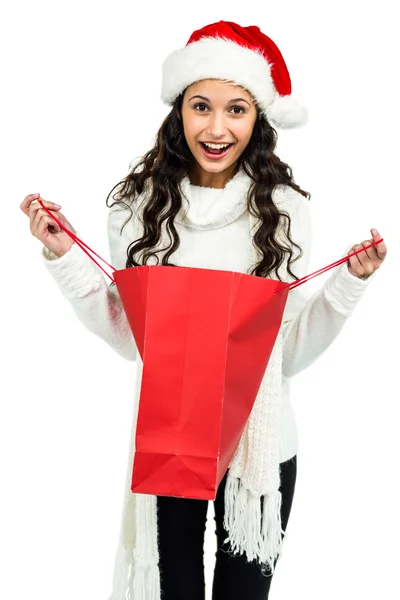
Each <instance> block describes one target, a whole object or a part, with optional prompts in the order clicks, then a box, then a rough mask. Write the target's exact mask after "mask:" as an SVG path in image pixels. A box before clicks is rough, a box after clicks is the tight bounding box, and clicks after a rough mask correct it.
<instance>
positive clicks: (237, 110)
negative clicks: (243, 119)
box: [231, 106, 245, 115]
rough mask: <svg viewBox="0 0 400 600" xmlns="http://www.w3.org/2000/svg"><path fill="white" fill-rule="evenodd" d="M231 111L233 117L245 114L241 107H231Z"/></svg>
mask: <svg viewBox="0 0 400 600" xmlns="http://www.w3.org/2000/svg"><path fill="white" fill-rule="evenodd" d="M231 110H234V111H235V112H234V114H235V115H240V114H242V113H244V112H245V110H244V108H243V106H232V108H231Z"/></svg>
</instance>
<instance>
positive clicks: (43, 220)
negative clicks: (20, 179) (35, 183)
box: [20, 194, 75, 258]
mask: <svg viewBox="0 0 400 600" xmlns="http://www.w3.org/2000/svg"><path fill="white" fill-rule="evenodd" d="M39 199H40V200H41V201H42V202H43V204H44V206H45V207H46V208H47V209H48V210H50V211H53V212H56V213H57V215H56V216H57V219H58V220H59V221H60V223H62V224H63V225H64V226H65V227H66V228H67V229H69V230H70V231H71V232H72V233H74V234H75V230H74V228H73V227H72V225H71V223H69V221H67V219H66V218H65V217H64V215H63V214H62V213H60V212H59V211H60V208H61V206H59V205H58V204H54V202H48V201H46V200H43V198H41V197H40V196H39V195H38V194H29V196H26V197H25V198H24V200H23V201H22V203H21V205H20V208H21V210H22V212H23V213H25V214H26V216H27V217H29V221H30V230H31V233H32V235H34V236H35V237H36V238H37V239H38V240H40V241H41V242H42V244H43V245H44V246H46V248H48V249H49V250H50V251H51V252H53V253H54V254H55V255H56V256H58V257H59V258H61V256H63V255H64V254H65V253H66V252H68V250H70V248H71V247H72V245H73V244H74V243H75V242H74V240H73V239H72V238H71V237H70V236H69V235H68V233H65V231H64V230H63V229H61V227H60V226H59V225H58V223H56V222H55V221H54V219H52V218H51V217H50V215H49V214H48V213H47V212H46V211H45V210H44V208H42V206H41V205H40V204H39V202H38V200H39Z"/></svg>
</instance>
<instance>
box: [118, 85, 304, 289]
mask: <svg viewBox="0 0 400 600" xmlns="http://www.w3.org/2000/svg"><path fill="white" fill-rule="evenodd" d="M182 101H183V93H182V94H181V95H180V96H178V98H177V99H176V100H175V102H174V104H173V106H172V108H171V111H170V112H169V114H168V115H167V116H166V118H165V119H164V121H163V123H162V125H161V127H160V129H159V130H158V133H157V136H156V140H155V145H154V147H153V148H152V149H151V150H149V151H148V152H147V153H146V154H145V155H144V156H143V157H141V159H140V160H139V162H137V164H136V165H135V166H134V167H132V169H131V171H130V172H129V173H128V175H127V176H126V177H125V178H124V179H123V180H122V181H120V182H119V183H117V184H116V185H115V186H114V187H113V188H112V190H111V191H110V193H109V194H108V196H107V199H106V205H107V206H108V207H109V208H111V207H112V206H114V205H116V204H119V205H121V206H123V207H125V208H128V209H129V210H130V212H131V215H130V217H128V219H127V220H126V221H125V222H124V224H123V225H122V227H121V232H122V229H123V228H124V227H125V225H126V224H127V223H128V221H129V220H130V219H131V217H132V216H133V211H132V208H131V207H132V206H133V204H134V203H135V201H137V199H138V197H139V196H140V194H142V193H143V192H144V191H146V190H149V196H148V199H146V201H145V204H144V205H143V213H142V218H143V236H142V237H141V238H138V239H136V240H133V241H132V242H131V243H130V244H129V246H128V248H127V260H126V267H125V268H129V267H137V266H140V265H145V264H147V261H148V260H149V259H150V257H155V260H156V264H160V259H159V256H158V252H160V250H162V251H163V252H165V253H164V254H163V256H162V259H161V264H162V265H169V266H175V265H173V264H172V263H170V262H169V259H170V256H171V255H172V254H173V253H174V252H175V251H176V249H177V248H178V247H179V243H180V241H179V235H178V233H177V231H176V228H175V225H174V218H175V216H176V215H177V214H178V212H179V210H180V208H181V206H182V198H181V190H180V183H181V181H182V179H183V178H184V177H185V176H186V175H188V173H189V172H190V170H191V168H192V167H193V164H194V161H195V159H194V157H193V155H192V153H191V151H190V149H189V146H188V145H187V142H186V139H185V135H184V130H183V123H182V115H181V108H182ZM257 113H258V114H257V119H256V122H255V125H254V129H253V133H252V136H251V138H250V141H249V143H248V145H247V147H246V148H245V150H244V152H243V153H242V155H241V156H240V158H239V161H238V168H240V167H242V168H243V169H244V171H245V172H246V173H247V175H248V176H249V177H250V178H251V179H252V181H253V183H252V184H251V185H250V189H249V192H248V210H249V211H250V212H251V214H252V215H253V216H255V217H257V218H258V219H259V221H260V226H259V228H258V230H257V231H256V232H255V233H254V236H253V244H254V245H255V246H256V247H257V249H258V250H259V251H260V253H261V257H262V258H261V260H260V261H259V263H258V264H256V266H255V267H254V268H253V270H252V271H251V274H252V275H256V276H258V277H268V276H271V274H275V275H276V276H277V277H278V279H279V280H280V281H282V279H281V277H280V275H279V273H278V272H277V270H278V268H279V267H280V266H281V264H282V263H283V261H284V259H285V254H288V265H287V270H288V273H289V274H290V275H291V276H292V277H293V278H295V279H296V280H297V279H298V277H296V276H295V274H294V273H293V272H292V271H291V268H290V267H291V265H292V264H293V262H294V261H295V260H298V258H300V256H302V249H301V248H300V246H298V245H297V244H296V243H294V242H293V241H292V240H291V238H290V226H291V220H290V216H289V215H288V214H287V213H286V212H283V211H282V212H281V211H279V210H278V208H277V207H276V205H275V204H274V202H273V200H272V192H273V190H274V188H275V186H277V185H279V184H286V185H288V186H290V187H292V188H293V189H294V190H296V191H298V192H300V193H301V194H302V195H303V196H305V197H306V198H308V200H310V198H311V194H310V193H309V192H305V191H304V190H302V189H301V188H300V187H299V186H298V185H297V184H296V183H295V182H294V181H293V177H292V169H291V168H290V167H289V166H288V165H287V164H285V163H284V162H282V161H281V160H280V159H279V157H278V156H277V155H276V154H274V150H275V148H276V144H277V132H276V130H275V129H274V128H273V127H272V125H271V124H270V123H269V122H268V120H267V119H266V118H265V116H264V115H263V114H262V113H261V112H260V110H259V109H258V107H257ZM149 183H150V186H148V184H149ZM116 188H118V190H117V192H115V193H114V194H113V192H114V190H115V189H116ZM112 194H113V195H112ZM111 195H112V199H113V200H114V202H113V203H112V204H109V203H108V202H109V199H110V196H111ZM281 219H285V220H286V227H285V228H284V231H285V234H286V237H287V240H288V244H280V243H279V242H278V240H277V239H275V237H276V233H277V230H278V227H279V226H280V225H281V223H280V220H281ZM164 221H165V222H166V225H165V227H166V231H167V233H168V237H169V246H168V247H167V248H162V249H160V248H158V249H156V247H157V244H158V243H159V241H160V237H161V231H162V225H163V223H164ZM293 247H296V248H297V249H298V250H299V251H300V254H299V255H298V256H297V257H296V258H295V259H294V260H293V254H294V252H293ZM138 253H140V257H141V258H140V261H141V262H140V263H139V262H137V260H136V259H135V257H136V258H138ZM111 285H113V284H111Z"/></svg>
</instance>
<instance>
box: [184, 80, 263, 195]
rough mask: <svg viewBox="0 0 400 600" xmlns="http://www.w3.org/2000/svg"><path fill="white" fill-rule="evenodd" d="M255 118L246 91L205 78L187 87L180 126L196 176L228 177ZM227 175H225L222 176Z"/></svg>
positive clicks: (201, 177)
mask: <svg viewBox="0 0 400 600" xmlns="http://www.w3.org/2000/svg"><path fill="white" fill-rule="evenodd" d="M256 118H257V110H256V106H255V104H254V102H253V100H252V97H251V95H250V94H249V92H248V91H246V90H245V89H244V88H242V87H241V86H238V85H232V84H230V83H228V82H225V81H221V80H216V79H205V80H203V81H198V82H196V83H194V84H192V85H191V86H189V87H188V88H187V89H186V90H185V93H184V96H183V103H182V120H183V129H184V133H185V138H186V141H187V144H188V146H189V148H190V150H191V152H192V154H193V156H194V158H195V159H196V166H195V169H194V175H195V178H196V179H197V180H198V181H200V185H202V183H201V181H204V180H205V181H210V176H211V177H212V175H213V174H215V175H216V176H217V178H218V180H221V177H222V179H224V178H225V180H227V179H229V178H230V177H232V176H233V174H234V173H235V170H236V164H237V161H238V158H239V157H240V155H241V154H242V152H243V151H244V149H245V148H246V146H247V144H248V143H249V141H250V138H251V134H252V132H253V128H254V123H255V121H256ZM224 176H226V177H224Z"/></svg>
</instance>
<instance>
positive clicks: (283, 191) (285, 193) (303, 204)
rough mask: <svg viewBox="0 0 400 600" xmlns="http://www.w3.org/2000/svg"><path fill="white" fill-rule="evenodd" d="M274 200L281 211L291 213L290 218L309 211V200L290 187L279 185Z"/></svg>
mask: <svg viewBox="0 0 400 600" xmlns="http://www.w3.org/2000/svg"><path fill="white" fill-rule="evenodd" d="M272 199H273V201H274V203H275V205H276V207H277V208H279V210H281V211H285V212H287V213H289V215H290V216H292V215H294V214H295V213H297V212H299V211H308V209H309V200H308V198H307V197H306V196H303V194H301V193H300V192H298V191H297V190H294V189H293V188H292V187H291V186H290V185H286V184H279V185H277V186H276V187H275V189H274V191H273V193H272Z"/></svg>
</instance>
